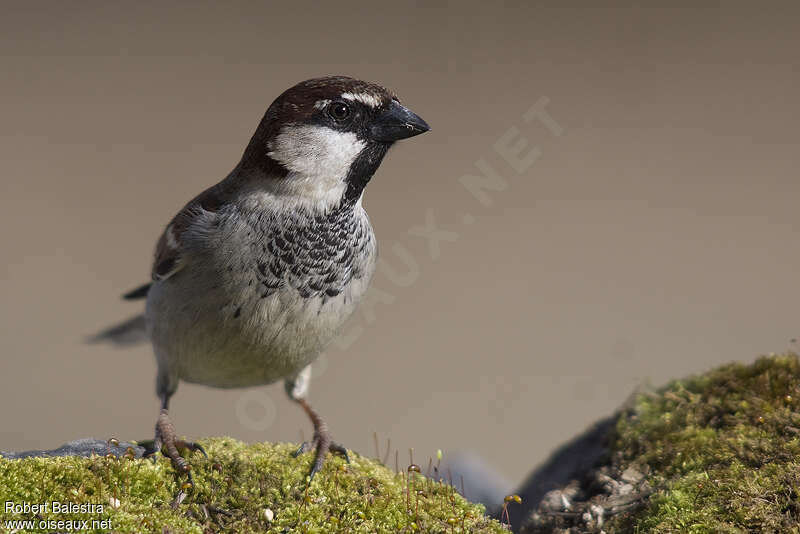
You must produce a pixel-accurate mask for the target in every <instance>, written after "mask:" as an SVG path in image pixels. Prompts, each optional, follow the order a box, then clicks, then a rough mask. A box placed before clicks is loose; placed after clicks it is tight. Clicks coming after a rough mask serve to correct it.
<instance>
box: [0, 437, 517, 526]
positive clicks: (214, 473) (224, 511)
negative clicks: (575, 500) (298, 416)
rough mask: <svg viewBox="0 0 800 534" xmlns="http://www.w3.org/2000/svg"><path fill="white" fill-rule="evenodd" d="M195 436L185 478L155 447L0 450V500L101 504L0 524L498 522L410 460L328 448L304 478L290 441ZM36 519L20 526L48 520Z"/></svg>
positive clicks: (1, 516)
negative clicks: (142, 454)
mask: <svg viewBox="0 0 800 534" xmlns="http://www.w3.org/2000/svg"><path fill="white" fill-rule="evenodd" d="M201 443H202V445H203V446H204V447H205V448H206V451H207V452H208V456H209V458H208V459H204V458H203V457H202V456H201V455H199V454H195V455H193V456H192V457H191V464H192V466H193V469H192V473H193V476H194V482H195V484H194V487H192V488H187V487H186V478H185V477H182V476H178V475H177V474H176V473H175V471H174V470H173V469H172V467H171V465H170V463H169V461H168V460H166V459H165V458H163V457H160V458H159V459H158V460H157V461H156V462H155V463H153V462H151V461H150V460H142V459H134V458H132V457H131V458H116V457H113V456H109V457H103V456H95V457H92V458H79V457H64V458H26V459H22V460H7V459H0V505H2V504H3V503H4V502H6V501H10V502H12V503H14V504H17V505H22V504H23V503H52V502H53V501H56V502H58V503H61V504H62V505H63V504H67V503H69V504H71V505H73V506H75V505H81V504H95V505H97V504H101V505H103V510H102V512H99V511H98V509H97V508H95V509H94V510H91V509H89V508H85V510H84V511H83V512H85V513H81V512H80V511H79V512H77V513H63V512H62V513H54V512H53V508H52V506H50V508H49V509H48V510H46V511H44V512H41V511H39V513H38V515H37V514H36V513H35V512H34V513H30V512H28V513H15V512H14V511H6V508H5V507H3V509H0V531H2V530H3V523H4V522H6V521H8V520H20V519H21V520H24V519H29V520H33V521H35V522H36V523H35V524H36V525H38V524H39V521H42V520H44V521H47V520H52V521H57V520H62V521H67V520H88V522H89V528H88V529H87V530H84V531H85V532H109V531H112V530H113V531H114V532H157V533H163V532H173V533H178V532H179V533H200V534H205V533H209V532H236V533H247V532H271V533H273V532H274V533H279V532H280V533H284V532H297V533H321V532H353V533H358V532H364V533H367V532H369V533H372V532H381V533H383V532H387V533H388V532H391V533H396V532H408V533H413V532H426V533H427V532H441V533H453V532H477V533H498V532H505V529H504V528H503V527H502V526H501V525H500V524H499V523H498V522H496V521H494V520H491V519H488V518H487V517H486V516H485V510H484V509H483V507H482V506H480V505H475V504H471V503H469V502H467V501H465V500H464V499H463V498H462V497H461V496H460V495H459V494H458V493H457V492H456V491H455V489H454V488H453V487H452V486H450V485H447V484H443V483H440V482H434V481H433V480H432V479H430V478H426V477H425V476H422V475H420V474H418V473H416V472H414V471H413V470H412V471H410V472H406V471H403V472H401V473H396V472H394V471H392V470H390V469H388V468H386V467H384V466H383V465H382V464H380V463H379V462H376V461H375V460H371V459H368V458H364V457H361V456H358V455H353V458H351V463H350V464H346V463H345V462H344V460H342V459H340V458H329V459H328V461H327V462H326V464H325V467H324V468H323V470H322V471H321V472H319V473H318V474H317V476H316V477H315V478H314V480H313V482H312V483H311V484H310V485H309V484H307V483H306V476H305V475H306V472H307V470H308V468H309V462H310V459H311V456H310V455H304V456H303V457H300V458H293V457H292V455H291V452H292V451H293V450H294V447H293V446H292V445H288V444H282V445H272V444H265V443H259V444H254V445H246V444H243V443H241V442H239V441H236V440H233V439H229V438H214V439H208V440H203V441H201ZM409 475H411V476H410V477H409ZM176 497H177V499H176ZM103 519H108V520H109V521H110V528H109V526H108V525H109V523H106V524H105V525H103V526H100V525H98V526H96V527H94V528H92V526H91V525H92V520H96V521H100V520H103ZM43 526H44V527H45V528H44V529H38V528H31V529H27V528H23V529H21V530H20V532H27V531H31V532H38V531H46V532H49V531H52V530H57V528H50V527H49V526H47V525H45V524H43ZM5 528H7V529H8V527H5ZM9 530H10V529H9ZM61 530H68V529H67V528H66V527H61Z"/></svg>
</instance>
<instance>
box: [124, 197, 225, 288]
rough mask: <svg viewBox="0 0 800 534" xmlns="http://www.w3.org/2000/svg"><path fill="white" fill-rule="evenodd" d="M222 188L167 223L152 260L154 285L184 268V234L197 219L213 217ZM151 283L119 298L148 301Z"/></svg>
mask: <svg viewBox="0 0 800 534" xmlns="http://www.w3.org/2000/svg"><path fill="white" fill-rule="evenodd" d="M223 192H224V191H223V189H222V184H221V183H220V184H216V185H213V186H211V187H209V188H208V189H206V190H205V191H203V192H202V193H200V194H199V195H197V196H196V197H195V198H193V199H192V200H191V201H189V203H188V204H186V205H185V206H184V207H183V209H181V210H180V211H179V212H178V213H177V215H175V217H173V218H172V220H171V221H170V222H169V224H168V225H167V227H166V228H164V231H163V232H162V233H161V237H160V238H159V239H158V243H156V250H155V255H154V259H153V268H152V271H151V279H152V280H153V282H157V281H159V280H166V279H167V278H169V277H171V276H173V275H174V274H175V273H177V272H178V271H180V270H181V269H183V268H184V267H185V261H184V258H183V249H184V246H185V241H186V231H187V230H188V229H189V228H190V227H192V225H194V224H195V223H196V222H197V221H198V219H200V218H204V217H208V215H209V214H213V213H216V212H217V210H219V208H220V206H221V205H222V203H223ZM153 282H148V283H146V284H143V285H141V286H139V287H137V288H135V289H133V290H131V291H128V292H127V293H125V294H124V295H123V296H122V297H123V298H124V299H126V300H136V299H142V298H146V297H147V293H148V291H149V290H150V286H152V284H153Z"/></svg>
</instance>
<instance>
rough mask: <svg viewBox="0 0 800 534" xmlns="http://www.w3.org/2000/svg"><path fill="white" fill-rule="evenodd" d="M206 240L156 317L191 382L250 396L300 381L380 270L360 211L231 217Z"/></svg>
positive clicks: (166, 290)
mask: <svg viewBox="0 0 800 534" xmlns="http://www.w3.org/2000/svg"><path fill="white" fill-rule="evenodd" d="M206 232H208V233H207V237H208V239H205V240H203V241H204V242H205V243H206V245H205V247H204V249H203V250H196V251H193V252H192V253H193V254H194V255H195V257H193V258H191V259H190V261H189V262H188V263H187V268H186V269H184V270H183V271H182V272H180V273H178V274H176V275H175V276H173V277H172V278H170V279H168V280H164V281H163V282H159V285H160V286H163V287H161V288H159V291H157V292H156V293H157V294H156V295H153V296H152V297H153V298H152V300H154V301H159V300H160V301H162V304H161V305H160V306H153V307H157V308H159V309H158V310H154V311H155V313H152V314H150V313H149V315H152V316H153V319H154V320H155V321H162V322H163V323H165V324H169V325H171V329H172V331H171V332H164V333H162V334H161V336H160V337H161V340H160V341H161V343H162V344H164V345H165V346H164V347H163V349H166V350H168V351H169V352H170V353H171V354H172V355H174V357H175V361H177V362H178V366H179V371H178V374H179V375H180V378H182V379H183V380H185V381H188V382H196V383H202V384H206V385H211V386H216V387H242V386H249V385H257V384H264V383H269V382H273V381H275V380H278V379H280V378H284V377H287V376H291V375H292V374H294V373H296V372H298V371H299V370H300V369H302V368H303V367H305V366H306V365H308V364H309V363H310V362H311V361H313V359H315V358H316V357H317V356H318V355H319V353H320V352H321V351H322V350H323V349H324V348H325V346H326V345H327V344H328V343H329V342H330V341H332V340H333V339H334V338H335V336H336V334H337V333H338V332H339V330H340V328H341V327H342V325H343V323H344V322H345V321H346V320H347V318H348V317H349V316H350V315H351V314H352V312H353V311H354V310H355V307H356V305H357V303H358V301H359V300H360V298H361V297H362V295H363V294H364V292H365V291H366V289H367V286H368V284H369V280H370V278H371V277H372V274H373V272H374V270H375V260H376V243H375V238H374V234H373V232H372V227H371V226H370V224H369V220H368V218H367V216H366V212H364V210H363V209H362V208H361V206H360V205H351V206H344V207H340V208H339V210H338V211H334V212H332V213H328V214H325V215H324V216H323V215H316V216H309V215H307V214H305V213H303V212H302V211H301V212H292V213H274V212H267V211H256V210H253V211H248V210H230V211H227V212H221V213H219V216H218V219H217V220H216V221H215V222H214V228H209V229H207V230H206ZM198 241H199V240H198ZM190 288H192V290H191V291H190ZM149 300H150V299H149ZM148 308H151V304H150V302H148ZM181 310H183V311H181ZM157 330H158V329H154V334H156V331H157ZM156 336H157V334H156V335H154V340H153V341H154V343H156V342H157V340H156V339H155V338H156ZM156 352H157V353H158V352H159V350H158V347H156ZM172 357H173V356H170V358H172Z"/></svg>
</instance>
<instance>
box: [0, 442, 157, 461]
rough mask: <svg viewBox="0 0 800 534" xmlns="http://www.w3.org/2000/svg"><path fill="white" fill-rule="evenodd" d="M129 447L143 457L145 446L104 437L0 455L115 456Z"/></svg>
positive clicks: (6, 452) (3, 452) (0, 454)
mask: <svg viewBox="0 0 800 534" xmlns="http://www.w3.org/2000/svg"><path fill="white" fill-rule="evenodd" d="M128 447H130V448H132V449H133V452H134V454H135V455H136V457H137V458H141V457H142V454H143V453H144V447H142V446H140V445H134V444H133V443H129V442H126V441H120V442H119V445H116V446H115V445H111V444H109V443H108V441H106V440H104V439H95V438H84V439H76V440H74V441H70V442H68V443H65V444H64V445H62V446H60V447H58V448H57V449H51V450H32V451H22V452H11V451H0V456H2V457H3V458H4V459H9V460H19V459H21V458H32V457H37V456H84V457H87V458H88V457H89V456H92V455H98V456H105V455H106V454H108V453H111V454H113V455H115V456H123V455H124V454H125V453H126V452H127V450H128Z"/></svg>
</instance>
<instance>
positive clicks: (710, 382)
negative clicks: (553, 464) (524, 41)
mask: <svg viewBox="0 0 800 534" xmlns="http://www.w3.org/2000/svg"><path fill="white" fill-rule="evenodd" d="M609 437H610V450H611V454H610V458H608V462H607V463H605V464H604V465H601V466H598V467H597V468H596V469H595V470H593V471H592V473H590V474H588V475H587V476H586V478H585V479H584V480H582V481H579V482H577V481H576V484H573V486H572V489H573V490H574V491H573V493H572V495H574V496H577V497H578V499H576V500H575V502H572V503H570V506H569V508H571V509H572V510H580V513H574V514H573V515H570V510H561V511H553V510H551V511H548V510H543V509H542V505H541V504H540V509H539V513H537V514H534V517H533V519H534V521H532V522H531V524H529V525H528V527H527V528H526V529H523V530H524V531H525V532H600V531H601V530H602V531H605V532H607V533H609V534H612V533H615V532H616V533H621V532H625V533H627V532H631V533H634V532H636V533H638V532H642V533H643V532H688V533H740V532H763V533H771V532H775V533H777V532H781V533H785V532H800V502H799V501H798V495H800V463H798V462H800V360H799V359H798V356H797V355H796V354H786V355H781V356H771V357H764V358H760V359H759V360H757V361H756V362H755V363H753V364H751V365H742V364H729V365H725V366H723V367H720V368H718V369H715V370H713V371H711V372H709V373H706V374H703V375H699V376H696V377H692V378H689V379H685V380H676V381H674V382H672V383H670V384H669V385H668V386H667V387H665V388H663V389H661V390H660V391H658V392H657V393H651V394H642V395H640V396H639V397H638V398H637V399H636V401H635V403H634V406H633V408H632V409H630V410H626V411H625V413H623V415H622V416H620V418H619V420H618V422H617V425H616V428H615V430H614V431H612V433H611V435H610V436H609ZM626 473H628V474H629V473H634V475H635V476H634V477H633V480H627V481H626V476H625V475H626ZM638 474H641V477H640V476H638ZM640 478H641V479H642V480H641V482H639V479H640ZM598 480H599V481H601V483H600V484H598ZM626 482H627V483H628V485H627V486H625V483H626ZM631 482H633V484H630V483H631ZM600 486H604V487H602V488H601V487H600ZM622 488H627V489H626V491H625V492H620V491H619V490H620V489H622ZM568 490H569V487H567V488H564V490H561V492H562V493H567V492H568ZM626 494H627V497H626V496H625V495H626ZM557 496H560V495H557ZM550 500H553V499H552V498H551V499H550ZM544 502H545V501H543V503H544ZM609 502H617V503H619V502H623V503H625V506H623V507H618V508H617V509H616V510H612V508H611V507H609V506H608V503H609ZM550 512H552V513H550ZM559 514H561V515H559ZM604 515H605V517H603V516H604Z"/></svg>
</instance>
